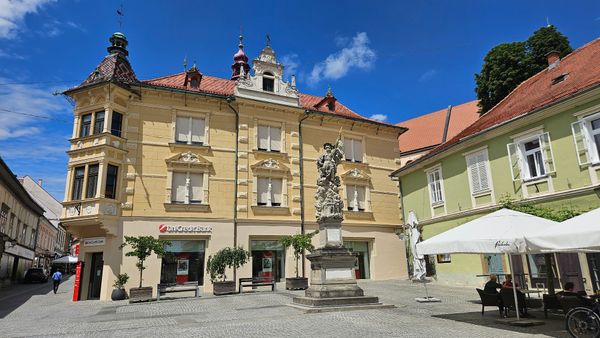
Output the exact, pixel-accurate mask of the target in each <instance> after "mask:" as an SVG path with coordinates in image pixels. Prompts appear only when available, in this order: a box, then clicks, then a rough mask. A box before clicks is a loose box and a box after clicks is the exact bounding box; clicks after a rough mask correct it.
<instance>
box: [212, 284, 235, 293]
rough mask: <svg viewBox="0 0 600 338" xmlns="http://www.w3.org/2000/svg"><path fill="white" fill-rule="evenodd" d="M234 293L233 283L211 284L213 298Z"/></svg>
mask: <svg viewBox="0 0 600 338" xmlns="http://www.w3.org/2000/svg"><path fill="white" fill-rule="evenodd" d="M232 293H235V281H230V282H213V294H214V295H215V296H221V295H230V294H232Z"/></svg>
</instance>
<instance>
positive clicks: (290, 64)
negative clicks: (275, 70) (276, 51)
mask: <svg viewBox="0 0 600 338" xmlns="http://www.w3.org/2000/svg"><path fill="white" fill-rule="evenodd" d="M279 62H281V63H282V64H283V66H284V67H285V68H284V72H285V75H286V78H288V79H289V78H290V77H291V76H292V75H298V74H297V73H296V72H297V71H298V67H299V66H300V60H299V59H298V54H296V53H291V54H286V55H284V56H283V57H281V59H280V60H279Z"/></svg>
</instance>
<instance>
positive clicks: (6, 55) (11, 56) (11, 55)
mask: <svg viewBox="0 0 600 338" xmlns="http://www.w3.org/2000/svg"><path fill="white" fill-rule="evenodd" d="M0 58H4V59H16V60H25V59H26V57H24V56H23V55H20V54H16V53H12V52H9V51H7V50H4V49H0Z"/></svg>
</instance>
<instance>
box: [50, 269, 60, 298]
mask: <svg viewBox="0 0 600 338" xmlns="http://www.w3.org/2000/svg"><path fill="white" fill-rule="evenodd" d="M61 279H62V273H60V270H56V272H55V273H53V274H52V283H53V284H54V285H53V287H52V289H53V290H54V294H56V291H58V286H59V285H60V280H61Z"/></svg>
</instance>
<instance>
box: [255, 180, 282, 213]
mask: <svg viewBox="0 0 600 338" xmlns="http://www.w3.org/2000/svg"><path fill="white" fill-rule="evenodd" d="M282 181H283V180H282V179H281V178H271V177H258V178H257V204H258V205H261V206H267V207H279V206H281V202H282Z"/></svg>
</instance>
